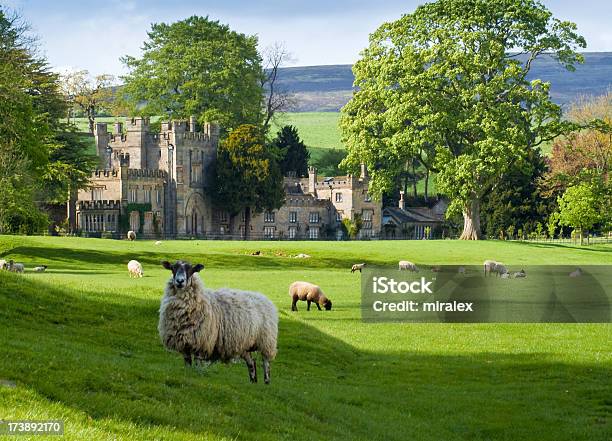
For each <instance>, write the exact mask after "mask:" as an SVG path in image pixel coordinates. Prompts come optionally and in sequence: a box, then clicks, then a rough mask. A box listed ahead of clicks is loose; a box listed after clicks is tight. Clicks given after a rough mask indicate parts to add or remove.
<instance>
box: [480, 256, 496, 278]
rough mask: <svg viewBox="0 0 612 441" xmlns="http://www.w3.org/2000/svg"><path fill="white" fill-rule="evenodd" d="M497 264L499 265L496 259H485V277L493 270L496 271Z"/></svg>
mask: <svg viewBox="0 0 612 441" xmlns="http://www.w3.org/2000/svg"><path fill="white" fill-rule="evenodd" d="M495 265H497V262H496V261H494V260H485V261H484V263H483V266H484V275H485V277H487V275H490V274H491V273H492V272H495Z"/></svg>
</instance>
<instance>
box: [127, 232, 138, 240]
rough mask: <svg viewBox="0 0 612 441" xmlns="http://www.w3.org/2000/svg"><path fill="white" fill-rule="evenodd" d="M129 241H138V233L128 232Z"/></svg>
mask: <svg viewBox="0 0 612 441" xmlns="http://www.w3.org/2000/svg"><path fill="white" fill-rule="evenodd" d="M127 239H128V240H136V233H135V232H133V231H132V230H130V231H128V232H127Z"/></svg>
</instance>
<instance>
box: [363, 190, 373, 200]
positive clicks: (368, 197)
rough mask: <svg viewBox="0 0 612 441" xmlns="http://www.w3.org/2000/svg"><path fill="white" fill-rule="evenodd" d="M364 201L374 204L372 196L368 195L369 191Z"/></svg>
mask: <svg viewBox="0 0 612 441" xmlns="http://www.w3.org/2000/svg"><path fill="white" fill-rule="evenodd" d="M364 200H365V201H366V202H372V196H370V193H368V192H367V191H366V192H365V195H364Z"/></svg>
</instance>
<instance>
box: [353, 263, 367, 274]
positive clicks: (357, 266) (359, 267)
mask: <svg viewBox="0 0 612 441" xmlns="http://www.w3.org/2000/svg"><path fill="white" fill-rule="evenodd" d="M365 266H366V264H365V263H356V264H354V265H353V266H352V267H351V273H354V272H355V271H359V272H361V270H363V269H364V268H365Z"/></svg>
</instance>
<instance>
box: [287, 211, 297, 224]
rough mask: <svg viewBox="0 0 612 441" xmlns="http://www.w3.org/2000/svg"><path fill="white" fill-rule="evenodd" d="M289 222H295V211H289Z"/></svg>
mask: <svg viewBox="0 0 612 441" xmlns="http://www.w3.org/2000/svg"><path fill="white" fill-rule="evenodd" d="M289 222H290V223H292V224H295V223H296V222H297V211H290V212H289Z"/></svg>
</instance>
